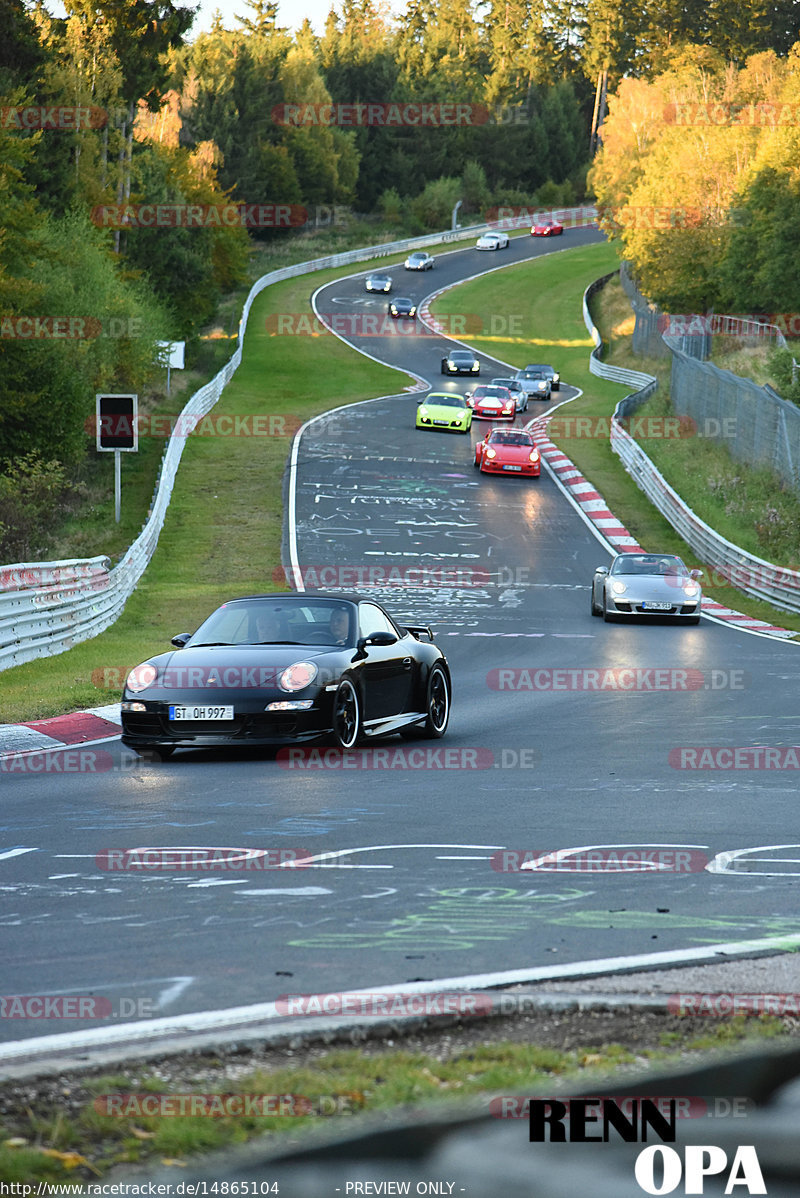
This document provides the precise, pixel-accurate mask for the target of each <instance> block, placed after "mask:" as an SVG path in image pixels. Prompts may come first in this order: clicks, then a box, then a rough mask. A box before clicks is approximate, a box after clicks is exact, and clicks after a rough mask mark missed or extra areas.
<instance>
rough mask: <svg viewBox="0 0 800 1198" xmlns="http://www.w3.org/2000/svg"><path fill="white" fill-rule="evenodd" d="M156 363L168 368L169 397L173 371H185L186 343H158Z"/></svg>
mask: <svg viewBox="0 0 800 1198" xmlns="http://www.w3.org/2000/svg"><path fill="white" fill-rule="evenodd" d="M156 349H157V351H158V353H157V354H156V361H157V362H158V363H160V365H161V366H166V368H167V395H169V383H170V374H171V371H172V370H183V369H184V363H183V357H184V350H185V349H186V342H185V341H156Z"/></svg>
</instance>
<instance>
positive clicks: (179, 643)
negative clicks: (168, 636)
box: [170, 632, 194, 649]
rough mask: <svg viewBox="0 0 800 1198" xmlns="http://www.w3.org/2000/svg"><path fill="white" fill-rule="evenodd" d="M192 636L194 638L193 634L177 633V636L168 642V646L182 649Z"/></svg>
mask: <svg viewBox="0 0 800 1198" xmlns="http://www.w3.org/2000/svg"><path fill="white" fill-rule="evenodd" d="M193 636H194V633H193V632H179V633H178V635H177V636H174V637H173V638H172V640H171V641H170V644H171V645H174V646H175V648H176V649H183V648H184V647H185V645H186V642H187V641H188V640H190V639H191V638H192V637H193Z"/></svg>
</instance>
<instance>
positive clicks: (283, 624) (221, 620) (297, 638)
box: [188, 598, 356, 648]
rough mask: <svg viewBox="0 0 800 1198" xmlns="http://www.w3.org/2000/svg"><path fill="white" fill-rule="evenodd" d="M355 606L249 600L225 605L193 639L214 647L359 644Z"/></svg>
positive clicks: (194, 643)
mask: <svg viewBox="0 0 800 1198" xmlns="http://www.w3.org/2000/svg"><path fill="white" fill-rule="evenodd" d="M355 639H356V618H355V608H354V606H353V604H352V603H348V602H345V601H344V600H342V601H339V600H336V599H314V598H309V599H303V600H300V599H280V598H275V599H266V598H265V599H249V600H244V599H243V600H236V601H235V602H232V603H223V605H222V607H219V608H217V610H216V611H215V612H213V613H212V614H211V615H210V616H209V617H208V619H207V620H206V621H205V623H203V624H201V626H200V627H199V628H198V630H197V632H196V633H195V634H194V636H193V637H191V639H190V640H189V642H188V644H189V646H190V647H192V648H197V647H199V646H210V645H344V646H350V645H355Z"/></svg>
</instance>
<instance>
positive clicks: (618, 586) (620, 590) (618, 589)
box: [611, 579, 628, 595]
mask: <svg viewBox="0 0 800 1198" xmlns="http://www.w3.org/2000/svg"><path fill="white" fill-rule="evenodd" d="M627 589H628V588H627V587H626V586H625V583H624V582H617V581H616V579H615V580H614V582H612V584H611V590H612V591H613V592H614V594H615V595H624V594H625V592H626V591H627Z"/></svg>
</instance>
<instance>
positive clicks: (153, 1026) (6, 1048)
mask: <svg viewBox="0 0 800 1198" xmlns="http://www.w3.org/2000/svg"><path fill="white" fill-rule="evenodd" d="M798 949H800V934H797V935H793V936H770V937H766V938H764V939H761V940H740V941H735V942H733V943H730V944H720V945H715V946H714V947H713V948H707V947H702V948H693V949H673V950H671V951H668V952H660V953H639V954H636V955H634V956H631V957H605V958H598V959H595V960H591V961H578V962H575V963H573V964H570V965H561V966H557V967H555V968H554V967H552V966H540V967H537V968H528V969H512V970H505V971H502V972H497V973H477V974H467V975H462V976H459V977H450V978H438V979H436V980H432V981H426V982H398V983H395V984H393V985H389V986H369V987H364V988H362V989H361V990H348V991H337V992H335V993H336V994H337V996H339V997H343V996H345V995H347V994H354V995H358V994H365V993H369V994H397V993H402V994H406V995H415V994H436V993H439V992H441V991H442V990H486V989H489V988H497V987H501V986H516V985H520V984H522V983H523V982H548V981H561V980H563V979H565V978H575V979H577V978H593V977H601V976H602V975H604V974H616V973H635V972H639V971H641V970H644V969H664V968H669V967H672V966H675V965H690V964H693V965H700V964H709V963H714V962H716V963H719V962H720V961H728V960H730V959H731V958H732V957H751V956H753V955H754V954H756V953H759V954H765V955H766V954H769V953H778V952H787V951H792V952H794V951H797V950H798ZM554 997H555V998H558V997H560V996H558V995H556V996H554ZM585 997H586V998H587V1000H589V1001H591V995H586V996H585ZM623 1001H624V998H623ZM280 1021H283V1022H280ZM354 1022H355V1021H354V1019H353V1017H352V1016H350V1017H347V1018H340V1019H338V1020H332V1019H329V1020H327V1021H326V1026H327V1027H328V1028H330V1027H332V1026H335V1027H336V1028H338V1029H347V1028H352V1027H353V1026H354ZM365 1022H366V1020H365ZM375 1022H380V1017H376V1019H375ZM248 1025H249V1026H250V1027H252V1028H253V1029H256V1028H257V1030H258V1032H259V1033H261V1032H263V1033H264V1037H265V1038H266V1037H267V1025H272V1030H274V1031H275V1032H276V1033H277V1032H280V1031H283V1030H284V1029H287V1030H288V1029H291V1030H292V1031H294V1030H295V1029H302V1028H305V1029H306V1030H308V1031H313V1029H314V1020H313V1018H308V1017H306V1018H305V1019H303V1020H297V1019H293V1018H291V1017H288V1016H286V1015H284V1014H283V1013H282V1012H279V1011H278V1009H277V1003H276V1002H266V1003H255V1004H252V1005H250V1006H242V1007H229V1008H227V1009H224V1010H218V1011H196V1012H192V1013H191V1014H187V1015H176V1016H174V1017H172V1018H169V1017H163V1018H160V1019H148V1020H139V1021H138V1022H136V1023H125V1024H119V1025H117V1026H116V1027H102V1028H88V1029H86V1030H85V1031H79V1032H62V1033H57V1034H56V1035H52V1036H39V1037H32V1038H30V1039H27V1040H15V1041H10V1042H8V1043H6V1044H3V1045H0V1068H2V1066H3V1065H13V1063H14V1062H15V1061H19V1060H23V1059H25V1058H31V1057H47V1055H48V1054H50V1055H52V1054H54V1053H66V1052H70V1051H71V1052H87V1051H89V1050H91V1049H102V1048H111V1047H114V1046H115V1045H118V1046H123V1045H124V1046H125V1048H126V1049H127V1050H130V1048H131V1046H132V1045H134V1044H138V1045H140V1046H146V1045H147V1043H148V1042H150V1043H155V1042H156V1041H160V1040H163V1039H164V1038H171V1039H173V1040H176V1039H177V1038H179V1037H181V1036H184V1037H188V1036H190V1035H193V1034H195V1035H196V1034H199V1033H203V1032H214V1033H219V1034H226V1033H227V1034H231V1035H232V1036H235V1034H236V1032H237V1030H238V1031H239V1032H241V1029H243V1028H244V1027H245V1026H248ZM178 1049H179V1043H174V1044H173V1045H172V1046H171V1050H172V1051H176V1050H178ZM160 1051H162V1052H163V1051H164V1050H163V1048H162V1049H160Z"/></svg>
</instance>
